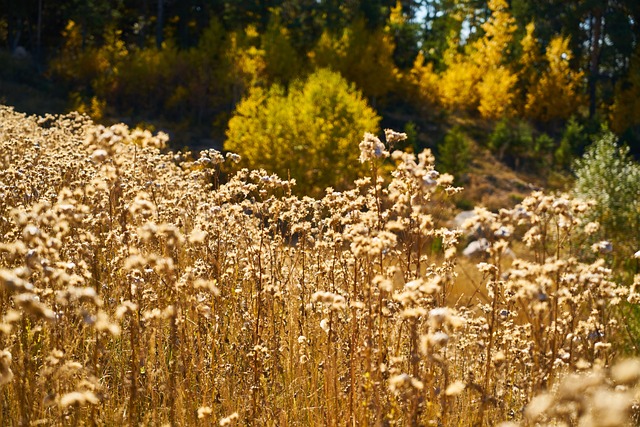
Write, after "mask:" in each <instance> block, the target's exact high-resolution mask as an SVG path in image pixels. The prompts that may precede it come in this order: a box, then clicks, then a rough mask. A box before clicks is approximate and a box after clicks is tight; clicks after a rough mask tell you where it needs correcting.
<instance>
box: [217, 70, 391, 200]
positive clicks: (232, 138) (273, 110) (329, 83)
mask: <svg viewBox="0 0 640 427" xmlns="http://www.w3.org/2000/svg"><path fill="white" fill-rule="evenodd" d="M379 121H380V118H379V117H378V115H377V114H376V112H375V111H374V110H373V109H372V108H371V107H370V106H369V105H368V104H367V102H366V101H365V100H364V99H363V97H362V95H361V94H360V92H358V91H357V90H356V89H355V88H354V86H353V85H350V84H349V83H347V81H346V80H345V79H344V78H342V77H341V76H340V74H338V73H335V72H332V71H329V70H326V69H321V70H319V71H317V72H315V73H314V74H312V75H310V76H309V77H308V79H307V80H305V81H297V82H294V83H293V84H292V85H291V87H290V88H289V90H288V92H287V91H285V89H284V88H283V87H282V86H279V85H273V86H272V87H271V88H270V89H268V90H265V89H261V88H254V89H252V90H251V92H250V94H249V96H248V97H247V98H245V99H244V100H243V101H242V102H240V104H238V106H237V108H236V110H235V113H234V116H233V117H232V118H231V120H230V121H229V128H228V130H227V141H226V142H225V149H226V150H228V151H233V152H236V153H238V154H240V155H241V156H242V162H243V164H244V165H245V166H247V167H250V168H264V169H266V170H267V171H269V172H271V173H276V174H278V175H279V176H281V177H285V178H286V177H291V178H295V179H296V181H297V186H296V189H297V190H296V191H298V192H300V193H303V194H319V193H321V192H322V191H323V190H324V188H326V187H327V186H333V187H336V188H344V187H346V186H347V185H348V184H349V183H351V182H353V179H354V178H356V177H357V176H358V174H359V172H360V171H359V168H358V166H354V165H358V164H359V163H358V157H359V154H360V150H359V148H358V144H359V142H360V141H361V139H362V136H363V134H364V133H365V132H376V131H377V130H378V123H379Z"/></svg>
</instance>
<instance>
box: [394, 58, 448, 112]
mask: <svg viewBox="0 0 640 427" xmlns="http://www.w3.org/2000/svg"><path fill="white" fill-rule="evenodd" d="M404 80H405V83H404V84H403V85H402V87H403V88H404V89H406V96H407V97H409V98H413V101H414V102H415V103H416V104H418V105H421V106H426V107H431V106H433V105H436V104H438V103H439V102H440V77H439V76H438V74H437V73H436V72H435V71H433V64H431V63H425V58H424V55H423V54H422V52H420V53H419V54H418V56H417V57H416V60H415V61H414V63H413V67H411V70H409V73H408V75H407V76H405V79H404Z"/></svg>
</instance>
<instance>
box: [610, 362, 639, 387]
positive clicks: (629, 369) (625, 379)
mask: <svg viewBox="0 0 640 427" xmlns="http://www.w3.org/2000/svg"><path fill="white" fill-rule="evenodd" d="M611 378H612V379H613V380H614V381H615V382H616V383H618V384H627V385H629V384H635V383H637V382H638V381H639V380H640V360H639V359H626V360H623V361H621V362H618V363H616V364H615V365H614V366H613V368H611Z"/></svg>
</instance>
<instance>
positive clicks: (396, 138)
mask: <svg viewBox="0 0 640 427" xmlns="http://www.w3.org/2000/svg"><path fill="white" fill-rule="evenodd" d="M384 137H385V139H386V140H387V144H389V146H390V147H393V146H394V144H396V143H397V142H402V141H404V140H406V139H407V134H406V133H404V132H396V131H394V130H392V129H385V130H384Z"/></svg>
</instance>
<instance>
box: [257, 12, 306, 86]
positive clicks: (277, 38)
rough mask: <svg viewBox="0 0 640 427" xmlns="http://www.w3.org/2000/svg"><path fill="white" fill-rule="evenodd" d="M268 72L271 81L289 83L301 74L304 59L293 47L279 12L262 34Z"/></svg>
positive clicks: (273, 16) (274, 15)
mask: <svg viewBox="0 0 640 427" xmlns="http://www.w3.org/2000/svg"><path fill="white" fill-rule="evenodd" d="M262 49H263V50H264V53H265V56H264V58H265V61H266V70H265V71H266V73H267V79H268V81H269V83H280V84H283V85H287V84H288V83H289V82H290V81H291V80H293V79H294V78H295V77H296V76H298V75H300V70H301V69H302V61H301V58H300V55H299V54H298V52H297V51H296V50H295V49H294V48H293V46H292V44H291V40H290V36H289V31H288V30H287V28H286V27H284V26H283V25H282V23H281V22H280V18H279V16H278V14H277V13H275V14H273V15H272V18H271V21H270V22H269V25H268V26H267V30H266V32H265V33H264V34H263V35H262Z"/></svg>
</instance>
